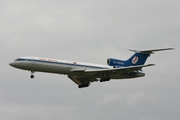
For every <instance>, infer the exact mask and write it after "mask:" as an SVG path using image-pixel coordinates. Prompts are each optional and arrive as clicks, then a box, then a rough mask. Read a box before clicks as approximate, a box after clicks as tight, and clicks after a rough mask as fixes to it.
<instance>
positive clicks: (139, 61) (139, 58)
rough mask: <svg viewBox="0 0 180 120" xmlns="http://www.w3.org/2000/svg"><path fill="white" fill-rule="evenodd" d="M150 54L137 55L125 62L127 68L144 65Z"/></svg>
mask: <svg viewBox="0 0 180 120" xmlns="http://www.w3.org/2000/svg"><path fill="white" fill-rule="evenodd" d="M149 56H150V54H142V53H135V54H134V55H133V56H132V57H130V58H129V59H128V60H126V61H124V65H125V66H134V65H143V64H144V63H145V62H146V60H147V58H148V57H149Z"/></svg>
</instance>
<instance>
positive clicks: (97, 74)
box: [68, 64, 154, 85]
mask: <svg viewBox="0 0 180 120" xmlns="http://www.w3.org/2000/svg"><path fill="white" fill-rule="evenodd" d="M153 65H154V64H147V65H137V66H128V67H121V68H111V69H97V70H91V69H88V70H84V69H74V70H71V73H70V74H69V75H68V77H69V78H70V79H71V80H72V81H73V82H75V83H76V84H77V85H84V84H86V85H89V84H90V83H91V82H95V81H98V79H97V78H101V77H102V74H104V75H107V76H110V75H115V74H120V73H126V72H133V71H138V70H141V68H142V67H148V66H153Z"/></svg>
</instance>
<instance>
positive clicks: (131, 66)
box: [10, 48, 173, 88]
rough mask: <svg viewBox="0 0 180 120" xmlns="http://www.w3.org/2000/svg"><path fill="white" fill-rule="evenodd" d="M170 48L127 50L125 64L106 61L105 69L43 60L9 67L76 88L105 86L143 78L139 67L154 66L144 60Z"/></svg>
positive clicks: (24, 60) (28, 60)
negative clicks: (59, 77) (61, 78)
mask: <svg viewBox="0 0 180 120" xmlns="http://www.w3.org/2000/svg"><path fill="white" fill-rule="evenodd" d="M171 49H173V48H165V49H155V50H144V51H140V50H130V51H133V52H135V54H134V55H132V56H131V57H130V58H129V59H128V60H119V59H114V58H108V59H107V64H108V65H99V64H92V63H84V62H77V61H68V60H58V59H52V58H44V57H20V58H17V59H16V60H15V61H14V62H11V63H10V65H11V66H13V67H15V68H19V69H22V70H28V71H30V72H31V76H30V77H31V78H34V75H33V73H34V72H47V73H56V74H65V75H67V76H68V77H69V78H70V79H71V80H72V81H74V82H75V83H76V84H77V85H78V87H79V88H83V87H88V86H89V85H90V83H92V82H95V81H100V82H105V81H110V80H111V79H129V78H137V77H143V76H145V73H143V72H142V68H143V67H148V66H153V65H154V64H146V65H144V63H145V61H146V59H147V58H148V57H149V56H150V54H153V53H154V52H156V51H163V50H171Z"/></svg>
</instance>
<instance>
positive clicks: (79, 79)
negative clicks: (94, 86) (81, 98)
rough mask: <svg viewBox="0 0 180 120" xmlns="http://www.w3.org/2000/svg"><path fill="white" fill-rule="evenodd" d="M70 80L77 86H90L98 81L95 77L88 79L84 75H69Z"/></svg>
mask: <svg viewBox="0 0 180 120" xmlns="http://www.w3.org/2000/svg"><path fill="white" fill-rule="evenodd" d="M68 78H70V79H71V80H72V81H73V82H74V83H76V84H77V85H89V84H90V83H91V82H95V81H98V79H97V78H95V77H88V76H84V75H78V74H77V75H75V74H74V75H73V74H72V75H68Z"/></svg>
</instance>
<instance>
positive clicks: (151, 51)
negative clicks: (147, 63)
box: [129, 48, 174, 54]
mask: <svg viewBox="0 0 180 120" xmlns="http://www.w3.org/2000/svg"><path fill="white" fill-rule="evenodd" d="M172 49H174V48H164V49H154V50H143V51H141V50H132V49H129V50H130V51H133V52H136V53H142V54H153V53H154V52H156V51H163V50H172Z"/></svg>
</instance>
